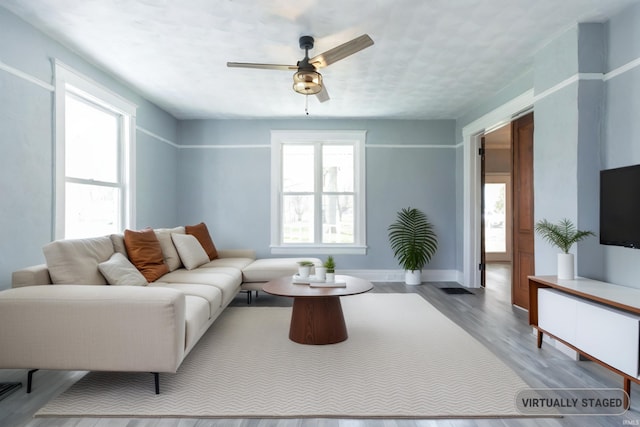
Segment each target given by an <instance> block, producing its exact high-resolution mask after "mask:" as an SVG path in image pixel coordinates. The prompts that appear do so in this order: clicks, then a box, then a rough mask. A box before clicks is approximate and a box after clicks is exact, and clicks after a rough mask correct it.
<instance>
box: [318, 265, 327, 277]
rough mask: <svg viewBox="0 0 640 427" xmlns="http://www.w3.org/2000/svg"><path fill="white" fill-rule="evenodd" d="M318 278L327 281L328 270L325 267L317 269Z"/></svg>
mask: <svg viewBox="0 0 640 427" xmlns="http://www.w3.org/2000/svg"><path fill="white" fill-rule="evenodd" d="M316 278H317V279H318V280H325V279H326V278H327V269H326V268H325V267H316Z"/></svg>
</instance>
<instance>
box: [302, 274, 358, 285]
mask: <svg viewBox="0 0 640 427" xmlns="http://www.w3.org/2000/svg"><path fill="white" fill-rule="evenodd" d="M291 283H293V284H294V285H309V286H310V287H312V288H346V287H347V282H341V281H338V282H327V281H326V280H325V279H320V278H318V277H316V276H308V277H300V276H299V275H298V274H294V275H293V279H292V280H291Z"/></svg>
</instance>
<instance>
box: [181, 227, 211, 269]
mask: <svg viewBox="0 0 640 427" xmlns="http://www.w3.org/2000/svg"><path fill="white" fill-rule="evenodd" d="M184 229H185V231H186V233H187V234H191V235H192V236H195V238H196V239H198V241H199V242H200V244H201V245H202V247H203V248H204V251H205V252H206V253H207V255H208V256H209V259H210V260H214V259H216V258H218V251H217V250H216V245H214V244H213V240H212V239H211V234H209V229H207V225H206V224H205V223H204V222H201V223H200V224H196V225H187V226H185V227H184Z"/></svg>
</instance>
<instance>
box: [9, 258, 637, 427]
mask: <svg viewBox="0 0 640 427" xmlns="http://www.w3.org/2000/svg"><path fill="white" fill-rule="evenodd" d="M509 274H510V273H509V269H508V265H502V264H495V265H493V264H492V265H489V270H488V271H487V287H486V288H485V289H472V292H473V294H472V295H448V294H446V293H445V292H443V291H441V290H439V289H438V288H439V287H445V286H456V284H452V283H424V284H422V285H420V286H406V285H404V284H400V283H376V284H375V286H374V290H373V292H377V293H409V292H410V293H417V294H419V295H421V296H422V297H424V298H425V299H426V300H427V301H429V302H430V303H431V304H433V305H434V306H435V307H436V308H438V309H439V310H440V311H441V312H442V313H444V314H445V315H447V316H448V317H449V318H451V319H452V320H453V321H454V322H456V323H457V324H458V325H460V326H461V327H462V328H463V329H465V330H466V331H467V332H469V333H470V334H471V335H472V336H474V337H475V338H476V339H477V340H479V341H480V342H481V343H483V344H484V345H485V346H486V347H487V348H489V349H491V350H492V351H493V352H494V353H495V354H496V355H497V356H498V357H499V358H500V359H501V360H502V361H503V362H505V363H506V364H507V365H508V366H510V367H511V368H512V369H514V370H515V371H516V372H518V373H519V374H520V375H521V377H522V378H523V379H524V380H525V381H526V382H527V383H528V384H529V385H530V386H531V387H538V388H558V387H572V388H581V387H589V388H620V387H621V385H622V379H621V378H620V377H619V376H617V375H614V374H613V373H611V372H609V371H608V370H606V369H604V368H602V367H600V366H599V365H597V364H595V363H592V362H587V361H580V362H578V361H574V360H572V359H571V358H569V357H567V356H566V355H565V354H563V353H561V352H560V351H558V350H556V349H555V348H553V347H552V346H551V345H547V344H545V345H543V347H542V348H541V349H538V348H536V343H535V337H534V336H533V334H532V329H531V327H530V326H529V325H528V321H527V313H526V312H525V311H523V310H521V309H519V308H515V307H512V306H511V303H510V301H511V296H510V283H509V280H510V279H509ZM290 304H291V301H290V299H287V298H280V297H274V296H270V295H266V294H264V293H263V292H261V293H260V296H259V298H257V299H255V298H254V301H253V305H255V306H289V305H290ZM232 305H233V306H245V305H246V295H245V294H239V295H238V296H237V297H236V299H235V300H234V301H233V302H232ZM0 345H1V343H0ZM83 375H84V373H83V372H58V371H42V372H37V373H36V374H35V383H34V389H33V392H32V393H31V394H30V395H27V394H26V393H25V388H26V384H25V381H26V371H23V370H15V371H14V370H0V382H5V381H23V384H24V386H23V388H21V389H19V390H17V391H15V392H14V393H12V394H11V395H9V396H8V397H6V398H5V399H4V400H2V401H0V426H3V427H43V426H47V427H48V426H57V427H152V426H153V427H169V426H180V427H221V426H232V427H233V426H235V427H266V426H273V427H294V426H296V427H364V426H372V427H489V426H519V427H529V426H548V427H554V426H570V427H573V426H576V427H578V426H612V427H613V426H622V425H640V412H639V411H638V410H639V409H640V387H638V385H636V384H632V396H631V406H632V409H631V410H630V411H628V412H627V413H626V414H624V415H621V416H588V417H586V416H585V417H583V416H567V417H564V418H514V419H460V420H448V419H444V420H388V419H384V420H380V419H374V420H352V419H233V420H217V419H135V418H132V419H119V418H101V419H96V418H80V419H79V418H69V419H65V418H60V419H56V418H45V419H40V418H38V419H35V418H32V417H33V414H34V413H35V412H36V411H37V410H38V409H39V408H40V407H42V406H43V405H44V404H45V403H46V402H47V401H49V400H50V399H51V398H52V397H54V396H56V395H57V394H59V393H61V392H62V391H64V390H65V389H66V388H68V387H69V386H71V385H72V384H73V383H74V382H75V381H77V380H78V379H80V378H81V377H82V376H83ZM247 404H251V402H247ZM461 404H464V402H461Z"/></svg>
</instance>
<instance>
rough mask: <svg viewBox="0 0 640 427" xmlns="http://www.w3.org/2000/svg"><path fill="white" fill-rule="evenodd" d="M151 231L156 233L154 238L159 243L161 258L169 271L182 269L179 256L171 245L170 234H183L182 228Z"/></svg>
mask: <svg viewBox="0 0 640 427" xmlns="http://www.w3.org/2000/svg"><path fill="white" fill-rule="evenodd" d="M153 231H154V233H156V237H157V238H158V241H159V242H160V247H161V248H162V256H163V257H164V262H165V263H167V267H169V271H174V270H177V269H179V268H180V267H182V261H181V260H180V255H179V254H178V251H177V250H176V247H175V245H174V244H173V240H172V239H171V234H184V233H185V231H184V227H176V228H155V229H154V230H153Z"/></svg>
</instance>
